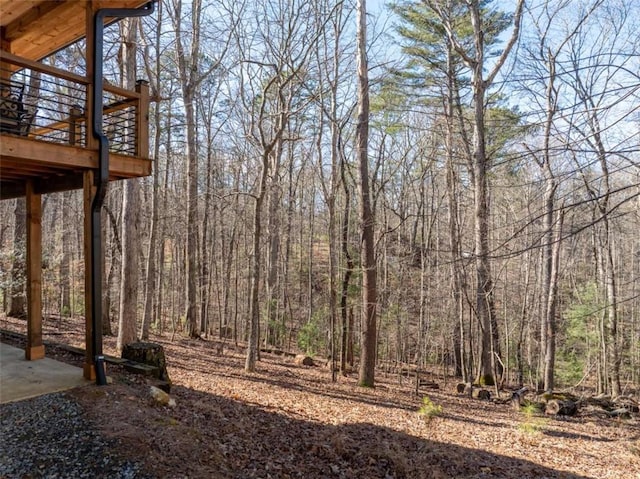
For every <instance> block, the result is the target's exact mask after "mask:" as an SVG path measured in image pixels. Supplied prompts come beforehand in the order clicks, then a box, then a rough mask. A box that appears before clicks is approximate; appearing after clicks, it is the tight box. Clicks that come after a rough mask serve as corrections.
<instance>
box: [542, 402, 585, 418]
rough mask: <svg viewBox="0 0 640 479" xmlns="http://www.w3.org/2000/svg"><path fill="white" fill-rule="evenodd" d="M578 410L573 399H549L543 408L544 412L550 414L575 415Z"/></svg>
mask: <svg viewBox="0 0 640 479" xmlns="http://www.w3.org/2000/svg"><path fill="white" fill-rule="evenodd" d="M577 412H578V405H577V404H576V403H575V402H573V401H561V400H560V399H551V400H550V401H548V402H547V407H546V408H545V410H544V413H545V414H549V415H552V416H575V414H576V413H577Z"/></svg>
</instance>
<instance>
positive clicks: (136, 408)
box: [73, 384, 585, 479]
mask: <svg viewBox="0 0 640 479" xmlns="http://www.w3.org/2000/svg"><path fill="white" fill-rule="evenodd" d="M95 389H96V387H95V386H90V387H86V388H83V389H80V390H77V391H76V392H75V393H73V395H74V397H76V398H77V399H78V400H79V401H80V402H81V404H82V405H83V406H84V407H85V410H87V413H88V414H91V415H92V420H94V421H95V422H96V423H97V424H98V425H99V428H100V429H101V430H102V431H103V433H104V434H106V435H107V436H112V437H114V438H117V439H118V442H119V444H120V446H119V447H120V448H122V451H123V452H124V453H128V454H129V455H131V454H134V455H137V457H138V459H139V460H141V461H143V462H144V463H145V465H146V468H147V470H148V472H150V473H152V474H155V475H156V476H157V477H163V478H165V477H166V478H173V477H176V478H177V477H189V478H251V477H255V478H305V479H314V478H345V479H351V478H367V479H369V478H370V479H374V478H385V479H390V478H408V479H409V478H411V479H413V478H415V479H423V478H424V479H445V478H461V479H464V478H467V479H471V478H473V479H480V478H513V477H519V478H543V477H544V478H563V479H585V478H584V476H578V475H575V474H570V473H565V472H561V471H556V470H553V469H550V468H547V467H543V466H541V465H539V464H536V463H534V462H530V461H526V460H522V459H516V458H512V457H508V456H504V455H500V454H494V453H491V452H487V451H482V450H478V449H473V448H467V447H460V446H457V445H452V444H446V443H440V442H437V441H432V440H428V439H424V438H419V437H415V436H412V435H410V434H407V433H404V432H402V431H397V430H394V429H392V428H388V427H381V426H378V425H374V424H370V423H354V424H340V425H331V424H324V423H318V422H315V421H308V420H304V419H303V418H299V417H295V418H294V417H292V416H287V415H284V414H281V413H277V412H275V411H270V410H267V409H266V408H261V407H256V406H251V405H247V404H245V403H243V402H240V401H237V400H234V399H232V398H227V397H222V396H217V395H213V394H208V393H205V392H201V391H196V390H193V389H189V388H185V387H180V386H177V387H175V388H174V389H173V391H172V396H173V397H175V398H176V401H177V406H176V407H175V408H168V407H160V406H152V405H150V403H149V400H148V399H147V398H146V388H140V387H138V388H133V387H132V386H125V385H122V384H116V385H114V386H107V387H105V388H104V391H105V392H104V393H99V394H96V393H95ZM92 391H93V392H92ZM309 407H313V405H312V404H310V405H309ZM336 413H337V414H339V411H337V412H336ZM328 419H330V420H335V421H336V422H338V421H339V418H328ZM416 420H420V419H418V418H417V419H416Z"/></svg>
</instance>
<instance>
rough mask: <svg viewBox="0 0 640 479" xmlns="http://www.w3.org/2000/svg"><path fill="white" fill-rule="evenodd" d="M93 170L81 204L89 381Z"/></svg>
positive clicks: (88, 373) (91, 376)
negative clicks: (82, 210) (82, 205)
mask: <svg viewBox="0 0 640 479" xmlns="http://www.w3.org/2000/svg"><path fill="white" fill-rule="evenodd" d="M93 177H94V172H93V170H87V171H85V172H84V176H83V179H82V180H83V204H84V318H85V348H86V349H85V351H86V353H85V359H84V367H83V371H84V377H85V379H88V380H90V381H93V380H95V378H96V369H95V365H94V363H93V356H94V354H93V346H92V342H91V335H92V332H93V329H92V315H93V313H92V301H91V288H92V287H93V283H92V281H91V260H92V257H91V202H92V201H93V197H94V196H95V193H96V187H95V185H94V181H93Z"/></svg>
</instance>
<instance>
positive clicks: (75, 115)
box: [69, 106, 82, 146]
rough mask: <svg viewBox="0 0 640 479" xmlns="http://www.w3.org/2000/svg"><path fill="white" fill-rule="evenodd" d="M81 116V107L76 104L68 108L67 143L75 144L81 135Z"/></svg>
mask: <svg viewBox="0 0 640 479" xmlns="http://www.w3.org/2000/svg"><path fill="white" fill-rule="evenodd" d="M81 118H82V109H81V108H80V107H78V106H72V107H71V109H70V110H69V144H70V145H72V146H76V145H77V144H78V141H79V140H80V139H81V137H82V133H81V130H80V121H79V120H80V119H81Z"/></svg>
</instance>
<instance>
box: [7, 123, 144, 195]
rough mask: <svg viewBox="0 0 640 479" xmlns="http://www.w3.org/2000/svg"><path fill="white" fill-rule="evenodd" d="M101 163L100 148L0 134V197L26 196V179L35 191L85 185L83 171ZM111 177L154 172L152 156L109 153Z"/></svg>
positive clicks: (45, 191) (134, 175)
mask: <svg viewBox="0 0 640 479" xmlns="http://www.w3.org/2000/svg"><path fill="white" fill-rule="evenodd" d="M97 167H98V152H97V151H94V150H88V149H85V148H80V147H75V146H69V145H62V144H53V143H48V142H44V141H38V140H32V139H29V138H23V137H18V136H13V135H0V199H8V198H16V197H19V196H24V195H25V191H26V183H27V181H29V180H31V181H33V185H34V192H35V193H39V194H43V193H52V192H55V191H65V190H70V189H77V188H81V187H82V172H83V171H86V170H89V169H96V168H97ZM109 172H110V179H111V180H121V179H126V178H136V177H141V176H148V175H150V174H151V160H148V159H144V158H139V157H132V156H125V155H118V154H114V153H112V154H110V155H109Z"/></svg>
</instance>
